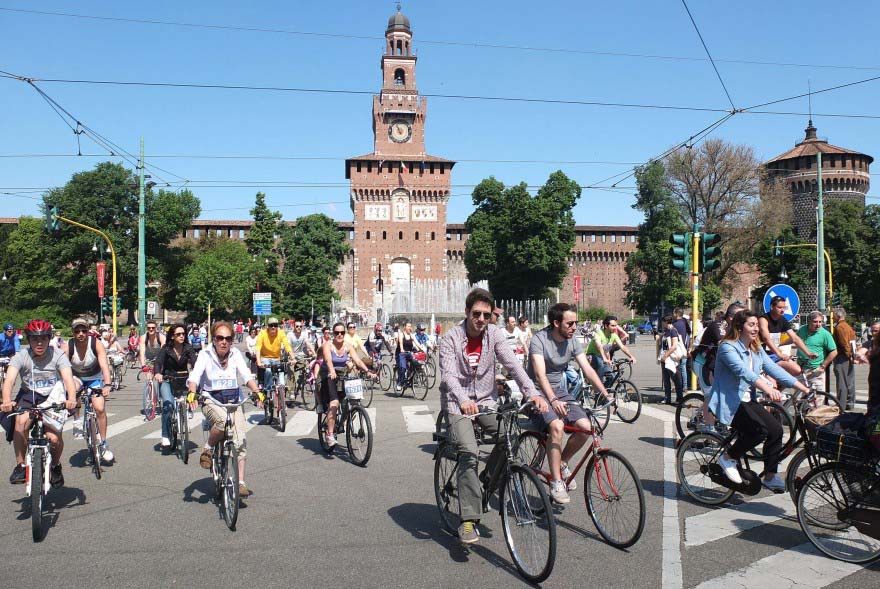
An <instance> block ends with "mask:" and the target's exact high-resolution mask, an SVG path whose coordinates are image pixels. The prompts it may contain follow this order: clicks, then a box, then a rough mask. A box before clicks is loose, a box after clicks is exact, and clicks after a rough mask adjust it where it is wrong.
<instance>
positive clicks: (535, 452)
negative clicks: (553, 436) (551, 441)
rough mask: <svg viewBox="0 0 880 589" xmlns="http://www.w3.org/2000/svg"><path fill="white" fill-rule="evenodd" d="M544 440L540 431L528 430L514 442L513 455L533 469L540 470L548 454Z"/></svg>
mask: <svg viewBox="0 0 880 589" xmlns="http://www.w3.org/2000/svg"><path fill="white" fill-rule="evenodd" d="M544 440H545V437H544V436H543V435H541V434H539V433H538V432H534V431H531V430H526V431H524V432H522V433H521V434H520V435H519V437H518V438H517V439H516V441H515V442H514V444H513V455H514V456H516V457H517V458H518V459H519V460H520V461H522V463H523V464H526V465H528V466H529V467H531V468H532V469H533V470H540V469H541V466H542V465H543V464H544V458H545V457H546V455H547V451H546V449H545V447H544Z"/></svg>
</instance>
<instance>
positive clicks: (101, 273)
mask: <svg viewBox="0 0 880 589" xmlns="http://www.w3.org/2000/svg"><path fill="white" fill-rule="evenodd" d="M104 274H105V268H104V262H98V298H99V299H103V298H104Z"/></svg>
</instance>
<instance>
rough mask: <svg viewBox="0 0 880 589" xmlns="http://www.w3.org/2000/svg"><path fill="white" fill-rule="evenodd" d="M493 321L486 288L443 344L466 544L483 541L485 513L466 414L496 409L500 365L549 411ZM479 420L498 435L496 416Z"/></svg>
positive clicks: (444, 386) (476, 292)
mask: <svg viewBox="0 0 880 589" xmlns="http://www.w3.org/2000/svg"><path fill="white" fill-rule="evenodd" d="M491 320H492V295H490V294H489V291H487V290H485V289H482V288H475V289H473V290H472V291H470V292H469V293H468V295H467V298H466V299H465V318H464V321H462V322H461V323H459V324H458V325H456V326H455V327H452V328H451V329H449V330H448V331H447V332H446V335H445V336H443V338H442V339H441V340H440V353H439V355H440V401H441V402H440V406H441V408H442V409H444V410H445V411H446V413H447V419H448V435H449V442H450V443H451V444H452V445H453V447H454V448H456V450H457V451H458V453H459V462H458V472H457V473H456V478H457V481H458V493H459V496H458V504H459V515H460V517H461V521H462V523H461V525H460V526H459V527H458V538H459V540H460V541H461V542H462V543H464V544H473V543H474V542H477V541H478V540H479V533H478V532H477V528H476V524H477V523H478V522H479V521H480V516H481V515H482V512H483V507H482V501H481V492H480V481H479V477H478V476H477V465H478V462H479V461H478V457H477V440H476V436H475V435H474V428H473V427H472V423H471V420H470V419H468V418H467V416H469V415H476V414H477V413H479V412H480V406H484V407H495V406H496V405H497V403H498V390H497V387H496V385H495V362H496V361H500V362H501V364H502V366H504V368H506V369H507V370H508V372H509V373H510V374H511V375H512V376H513V378H514V379H515V380H516V382H517V384H518V385H519V387H520V389H521V390H522V392H523V394H524V395H526V396H527V397H529V398H530V399H531V400H532V401H534V403H535V408H536V409H537V410H538V411H540V412H541V413H543V412H545V411H547V402H546V401H545V400H544V397H543V396H541V395H540V393H538V391H537V390H535V385H534V384H532V381H531V380H529V377H528V375H527V374H526V372H525V370H523V367H522V364H520V363H519V362H518V361H517V359H516V356H514V355H513V352H511V351H510V346H508V345H507V341H506V340H505V337H504V334H503V330H501V329H499V328H498V327H496V326H494V325H489V324H490V322H491ZM475 419H476V420H477V423H478V424H479V425H480V427H482V428H483V429H484V430H485V431H487V432H491V433H497V431H498V422H497V420H496V418H495V416H494V415H483V416H480V417H477V418H475ZM490 460H492V458H490Z"/></svg>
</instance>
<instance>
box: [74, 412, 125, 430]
mask: <svg viewBox="0 0 880 589" xmlns="http://www.w3.org/2000/svg"><path fill="white" fill-rule="evenodd" d="M114 415H116V414H115V413H108V414H107V419H110V418H111V417H113V416H114ZM77 421H79V422H80V425H82V415H80V416H79V417H78V418H76V419H73V418H70V419H68V420H67V421H65V422H64V427H62V428H61V431H65V432H66V431H70V430H72V429H73V424H74V423H75V422H77Z"/></svg>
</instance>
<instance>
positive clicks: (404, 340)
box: [396, 321, 424, 391]
mask: <svg viewBox="0 0 880 589" xmlns="http://www.w3.org/2000/svg"><path fill="white" fill-rule="evenodd" d="M412 331H413V327H412V323H410V322H408V321H407V322H406V323H404V325H403V329H402V330H400V331H399V332H398V334H397V350H396V353H397V358H396V360H397V390H398V391H402V390H403V385H404V381H406V367H407V365H408V364H409V363H410V362H412V359H413V352H421V351H423V350H424V348H423V347H422V345H421V344H420V343H419V342H418V340H416V336H414V335H413V332H412Z"/></svg>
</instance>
